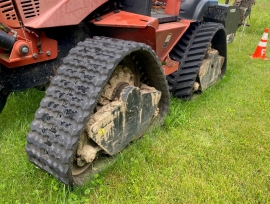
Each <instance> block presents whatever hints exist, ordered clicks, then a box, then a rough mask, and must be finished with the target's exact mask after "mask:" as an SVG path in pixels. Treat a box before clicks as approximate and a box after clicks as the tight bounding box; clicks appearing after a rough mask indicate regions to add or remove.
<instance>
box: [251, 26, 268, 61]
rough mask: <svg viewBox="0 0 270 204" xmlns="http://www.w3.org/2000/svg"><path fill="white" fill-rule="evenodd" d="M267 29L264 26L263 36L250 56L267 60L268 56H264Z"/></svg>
mask: <svg viewBox="0 0 270 204" xmlns="http://www.w3.org/2000/svg"><path fill="white" fill-rule="evenodd" d="M268 31H269V29H268V28H266V29H265V30H264V33H263V36H262V38H261V40H260V42H259V44H258V46H257V48H256V50H255V52H254V54H253V55H251V56H250V57H251V58H260V59H263V60H269V59H268V58H266V47H267V40H268Z"/></svg>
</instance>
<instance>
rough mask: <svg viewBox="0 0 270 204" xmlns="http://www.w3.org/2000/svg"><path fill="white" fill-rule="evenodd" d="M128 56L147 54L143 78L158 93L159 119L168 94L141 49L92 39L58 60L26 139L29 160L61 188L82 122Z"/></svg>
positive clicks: (150, 56)
mask: <svg viewBox="0 0 270 204" xmlns="http://www.w3.org/2000/svg"><path fill="white" fill-rule="evenodd" d="M134 52H138V53H139V54H141V56H144V55H143V54H142V53H147V54H146V55H147V56H145V57H146V59H145V60H144V63H146V65H147V64H149V65H150V64H151V66H152V67H151V71H150V70H149V71H146V72H148V78H149V81H150V83H151V85H152V86H153V87H155V88H156V89H158V90H160V91H161V92H162V98H161V101H160V104H159V109H160V114H161V118H162V119H163V118H164V117H165V115H166V114H167V112H168V109H169V93H168V88H167V84H166V81H165V77H164V74H163V71H162V68H161V65H160V63H159V62H158V58H157V56H156V55H155V53H154V51H153V50H152V49H151V48H150V47H149V46H147V45H145V44H142V43H136V42H129V41H123V40H115V39H111V38H105V37H94V38H93V39H87V40H85V41H84V42H80V43H79V44H78V45H77V46H76V47H75V48H73V49H72V50H71V51H70V53H69V55H68V56H67V57H66V58H65V59H64V60H63V64H62V65H61V66H60V67H59V69H58V70H57V75H56V76H55V77H54V78H53V80H52V82H51V85H50V87H49V88H48V89H47V91H46V96H45V97H44V99H43V100H42V101H41V105H40V108H39V109H38V110H37V112H36V114H35V119H34V121H33V122H32V124H31V130H30V132H29V134H28V136H27V145H26V152H27V154H28V158H29V160H30V161H31V162H32V163H34V164H35V165H36V166H38V167H40V168H41V169H42V170H44V171H46V172H48V173H49V174H52V175H54V176H55V177H56V178H57V179H59V180H60V181H62V182H63V183H65V184H67V185H73V184H74V183H76V181H75V180H74V178H73V177H72V166H73V160H74V156H75V154H76V150H77V147H78V140H79V138H80V136H81V135H82V132H83V131H84V128H85V124H86V123H87V122H88V120H89V118H90V116H91V115H92V114H93V112H94V108H95V107H96V105H97V102H98V99H99V98H100V95H101V92H102V90H103V89H104V86H105V85H106V83H107V82H108V80H109V78H110V76H111V74H112V72H113V71H114V69H115V67H116V66H117V65H118V64H119V63H120V62H121V60H122V59H123V58H124V57H125V56H127V55H129V54H131V53H134Z"/></svg>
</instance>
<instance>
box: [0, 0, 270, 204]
mask: <svg viewBox="0 0 270 204" xmlns="http://www.w3.org/2000/svg"><path fill="white" fill-rule="evenodd" d="M269 8H270V2H269V0H257V4H256V6H255V7H254V9H253V12H252V15H251V19H250V20H249V23H250V24H251V27H248V28H246V31H245V33H241V32H240V30H239V32H238V33H237V37H236V39H235V41H234V43H233V44H230V45H229V46H228V68H227V73H226V76H225V77H224V78H223V80H222V81H220V82H218V83H217V84H216V85H215V86H213V87H211V88H210V89H208V90H207V91H206V92H204V93H203V94H201V95H199V96H198V97H196V99H195V100H192V101H189V102H181V101H179V100H177V99H172V101H171V110H170V113H169V116H168V117H167V118H166V120H165V124H164V126H162V127H158V128H156V129H155V130H153V131H152V132H150V133H147V134H145V135H144V137H143V138H142V139H140V140H137V141H135V142H134V143H133V144H132V145H130V146H129V147H128V148H126V149H125V150H124V151H123V152H121V153H120V154H118V155H117V156H116V158H115V161H114V163H113V164H112V165H111V166H109V167H108V168H107V169H106V170H105V171H104V172H102V173H101V174H99V175H95V178H94V179H93V180H92V181H89V182H88V183H87V184H86V185H85V186H83V187H81V188H75V189H70V188H67V187H65V186H64V185H62V184H61V183H59V182H58V181H57V180H56V179H54V178H53V177H52V176H49V175H48V174H46V173H44V172H42V171H41V170H39V169H38V168H36V167H35V166H34V165H32V164H30V162H29V161H28V159H27V155H26V153H25V144H26V135H27V133H28V131H29V125H30V123H31V121H32V120H33V118H34V113H35V110H36V109H37V108H38V107H39V102H40V100H41V99H42V98H43V96H44V93H43V92H39V91H37V90H35V89H31V90H28V91H25V92H21V93H15V94H12V95H11V96H10V97H9V99H8V102H7V105H6V107H5V109H4V111H3V112H2V114H1V115H0V155H1V159H0V180H1V182H0V204H2V203H12V204H13V203H22V204H26V203H29V204H32V203H117V204H118V203H159V204H160V203H270V162H269V161H270V151H269V149H270V80H269V79H270V61H261V60H253V59H250V58H249V54H252V52H253V51H254V49H255V47H256V46H257V44H258V42H259V40H260V38H261V36H262V34H263V31H264V29H265V28H266V27H270V10H269ZM268 49H269V51H268V53H269V54H268V56H269V57H270V48H269V46H268Z"/></svg>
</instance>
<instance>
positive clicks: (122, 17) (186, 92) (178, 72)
mask: <svg viewBox="0 0 270 204" xmlns="http://www.w3.org/2000/svg"><path fill="white" fill-rule="evenodd" d="M248 2H250V1H248ZM248 2H247V1H245V2H243V4H242V1H241V2H240V4H239V5H234V6H231V5H228V4H218V2H217V0H201V1H197V0H189V1H182V2H181V1H180V0H167V1H166V0H163V1H151V0H148V1H145V0H136V1H134V0H109V1H108V0H97V1H90V0H89V1H85V0H76V1H75V0H58V1H47V0H3V1H1V2H0V10H1V15H0V63H1V64H2V66H1V69H0V110H2V109H3V108H4V105H5V103H6V100H7V97H8V94H9V93H10V92H12V91H19V90H23V89H27V88H30V87H37V86H39V87H40V86H41V85H42V86H44V87H47V86H48V88H47V90H46V96H45V98H44V99H43V100H42V101H41V104H40V108H39V109H38V110H37V112H36V114H35V119H34V121H33V122H32V124H31V130H30V132H29V134H28V136H27V146H26V152H27V154H28V156H29V160H30V161H31V162H32V163H34V164H35V165H37V166H38V167H40V168H41V169H43V170H45V171H46V172H48V173H50V174H52V175H54V176H56V177H57V178H58V179H59V180H60V181H62V182H64V183H65V184H68V185H72V184H74V183H76V184H82V183H83V182H84V181H85V179H86V178H87V176H88V175H89V174H91V173H93V170H94V169H96V168H97V169H99V166H100V164H101V163H103V161H104V160H106V155H114V154H116V153H118V152H119V151H121V150H122V149H123V148H124V147H125V146H126V145H127V144H128V143H130V142H131V141H132V140H134V139H136V138H138V137H140V136H141V135H142V134H143V133H144V131H145V130H146V129H147V128H148V127H149V126H151V125H153V124H158V123H162V121H163V119H164V117H165V116H166V115H167V113H168V110H169V97H170V95H169V92H171V93H172V94H173V95H174V96H176V97H179V98H183V99H190V98H191V97H192V95H193V94H194V93H196V92H201V91H203V90H205V89H207V87H209V86H210V85H212V84H214V83H215V82H216V81H217V80H218V78H220V77H222V76H223V75H224V73H225V70H226V61H227V54H226V53H227V52H226V49H227V48H226V47H227V45H226V42H227V41H228V42H232V40H233V38H234V35H235V31H236V29H237V27H238V23H239V20H240V19H241V16H243V15H244V13H243V12H244V11H246V10H247V9H246V8H251V4H249V7H245V6H246V5H247V3H248ZM237 3H239V2H237ZM241 5H242V7H241ZM243 5H245V6H244V7H243Z"/></svg>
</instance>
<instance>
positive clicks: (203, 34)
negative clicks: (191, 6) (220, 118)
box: [167, 23, 226, 100]
mask: <svg viewBox="0 0 270 204" xmlns="http://www.w3.org/2000/svg"><path fill="white" fill-rule="evenodd" d="M217 32H220V34H221V36H222V37H224V36H225V30H224V27H223V26H222V25H221V24H219V23H202V24H201V23H193V24H191V26H190V28H189V29H188V30H187V31H186V33H185V34H184V36H183V37H182V38H181V39H180V41H179V42H178V43H177V44H176V46H175V47H174V49H173V50H172V51H171V53H170V56H171V58H172V59H174V60H176V61H179V62H180V65H179V69H178V71H177V72H175V73H173V74H171V75H169V76H167V81H168V84H169V89H170V92H172V94H173V95H174V96H175V97H178V98H182V99H184V100H189V99H191V97H192V95H193V92H194V91H197V90H200V89H201V88H200V87H199V86H201V85H200V83H199V76H198V74H199V70H200V68H201V66H202V64H203V61H204V60H205V59H206V58H207V57H208V55H207V52H208V50H209V47H210V50H211V45H212V48H214V49H217V50H218V51H219V54H220V55H221V56H222V57H224V58H225V60H224V63H223V65H222V66H221V67H220V68H221V70H220V71H221V72H220V74H219V75H220V76H222V75H224V73H225V69H226V44H224V45H221V46H220V47H218V48H216V47H215V44H216V43H215V42H213V41H216V40H218V39H215V40H214V38H215V35H216V34H217ZM222 32H223V33H222ZM220 42H226V41H224V40H223V41H222V40H221V39H220ZM211 83H212V82H211ZM209 84H210V83H209ZM201 90H202V89H201Z"/></svg>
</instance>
